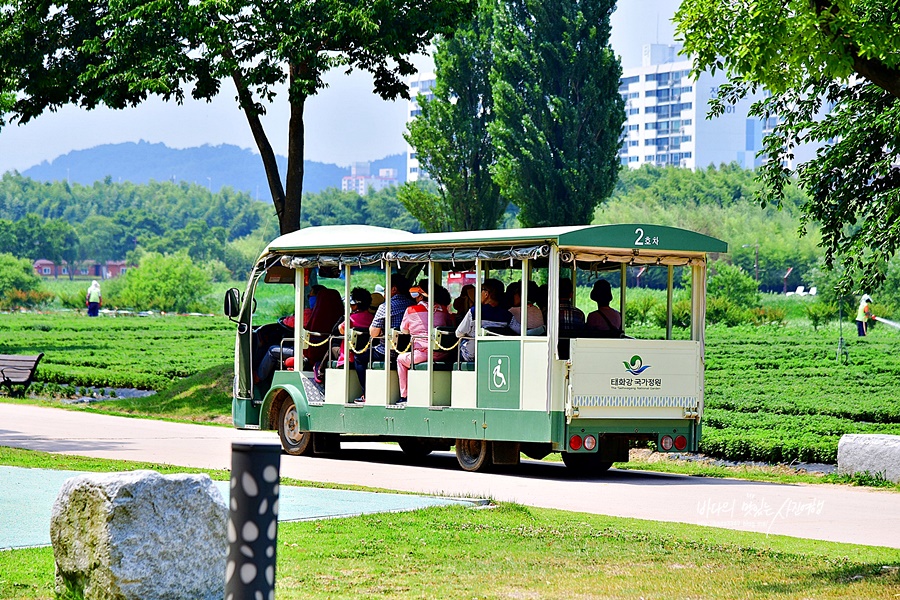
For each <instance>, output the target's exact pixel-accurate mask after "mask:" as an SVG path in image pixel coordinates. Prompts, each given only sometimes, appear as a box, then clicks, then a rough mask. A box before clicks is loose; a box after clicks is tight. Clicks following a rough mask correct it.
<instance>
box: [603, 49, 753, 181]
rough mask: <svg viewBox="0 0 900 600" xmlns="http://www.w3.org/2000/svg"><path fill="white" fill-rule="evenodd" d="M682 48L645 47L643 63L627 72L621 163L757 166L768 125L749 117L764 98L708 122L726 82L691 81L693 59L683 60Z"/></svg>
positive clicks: (720, 77) (721, 78)
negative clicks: (752, 109) (711, 109)
mask: <svg viewBox="0 0 900 600" xmlns="http://www.w3.org/2000/svg"><path fill="white" fill-rule="evenodd" d="M680 49H681V48H680V46H671V45H662V44H648V45H645V46H644V52H643V65H642V66H640V67H634V68H630V69H623V70H622V79H621V81H620V85H619V92H620V93H621V94H622V97H623V98H624V99H625V115H626V122H625V126H624V131H623V137H622V148H621V149H620V150H619V158H620V160H621V161H622V164H624V165H627V166H629V167H632V168H637V167H639V166H641V165H643V164H648V163H649V164H653V165H659V166H664V165H674V166H680V167H686V168H689V169H697V168H706V167H708V166H709V165H719V164H722V163H731V162H737V163H738V164H740V165H741V166H743V167H745V168H748V169H752V168H753V167H755V166H758V165H759V159H757V158H756V153H757V152H758V151H759V150H760V149H761V148H762V137H763V130H764V123H762V121H760V120H759V119H757V118H755V117H749V116H748V114H747V113H748V112H749V110H750V106H751V104H752V103H753V102H755V101H756V100H758V99H760V98H762V95H757V96H754V97H747V98H744V99H743V100H741V101H740V102H739V103H738V104H736V105H726V106H725V113H724V114H723V115H722V116H720V117H716V118H714V119H712V120H707V118H706V115H707V113H708V112H709V101H710V99H711V98H714V97H715V96H716V94H717V93H718V89H719V86H720V85H722V84H723V83H726V82H727V78H726V77H725V75H724V74H722V73H721V72H719V73H717V74H716V75H710V74H709V73H702V74H701V75H700V77H699V79H697V80H694V79H692V78H691V76H690V72H691V61H690V60H679V58H680V57H679V56H678V51H679V50H680Z"/></svg>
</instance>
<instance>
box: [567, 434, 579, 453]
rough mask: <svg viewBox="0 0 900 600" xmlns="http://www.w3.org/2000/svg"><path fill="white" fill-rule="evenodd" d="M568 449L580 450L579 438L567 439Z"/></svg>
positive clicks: (575, 436)
mask: <svg viewBox="0 0 900 600" xmlns="http://www.w3.org/2000/svg"><path fill="white" fill-rule="evenodd" d="M569 448H571V449H572V450H581V436H580V435H573V436H572V437H570V438H569Z"/></svg>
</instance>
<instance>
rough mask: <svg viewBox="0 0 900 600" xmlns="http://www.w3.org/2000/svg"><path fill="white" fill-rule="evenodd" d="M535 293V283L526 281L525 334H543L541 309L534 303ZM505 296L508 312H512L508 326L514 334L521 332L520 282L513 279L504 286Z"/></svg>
mask: <svg viewBox="0 0 900 600" xmlns="http://www.w3.org/2000/svg"><path fill="white" fill-rule="evenodd" d="M536 295H537V284H536V283H535V282H533V281H529V282H528V310H527V312H526V315H527V318H528V323H527V324H526V325H525V329H526V335H543V334H544V332H545V331H546V329H545V327H544V315H543V313H542V312H541V309H540V308H538V307H537V305H536V304H535V303H534V298H535V296H536ZM506 297H507V300H508V301H509V304H510V307H511V308H510V309H509V312H510V314H512V317H513V318H512V321H510V323H509V328H510V329H512V330H513V331H514V332H515V333H516V334H519V335H521V333H522V322H521V320H522V282H521V281H514V282H512V283H511V284H509V286H508V287H507V288H506Z"/></svg>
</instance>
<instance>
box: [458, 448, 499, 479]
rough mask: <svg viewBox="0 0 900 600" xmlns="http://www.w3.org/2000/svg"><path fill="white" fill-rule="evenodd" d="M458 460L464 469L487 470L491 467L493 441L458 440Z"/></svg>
mask: <svg viewBox="0 0 900 600" xmlns="http://www.w3.org/2000/svg"><path fill="white" fill-rule="evenodd" d="M456 460H457V462H459V466H460V467H462V469H463V471H472V472H474V471H486V470H487V469H489V468H490V467H491V464H492V461H491V443H490V442H488V441H485V440H456Z"/></svg>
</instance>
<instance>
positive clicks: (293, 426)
mask: <svg viewBox="0 0 900 600" xmlns="http://www.w3.org/2000/svg"><path fill="white" fill-rule="evenodd" d="M299 425H300V421H299V419H298V418H297V406H296V405H295V404H294V401H293V400H287V401H285V402H284V403H282V405H281V408H279V409H278V437H280V438H281V447H282V448H284V451H285V452H286V453H288V454H290V455H292V456H309V455H311V454H312V453H313V434H312V432H310V431H302V430H301V429H300V427H299Z"/></svg>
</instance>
